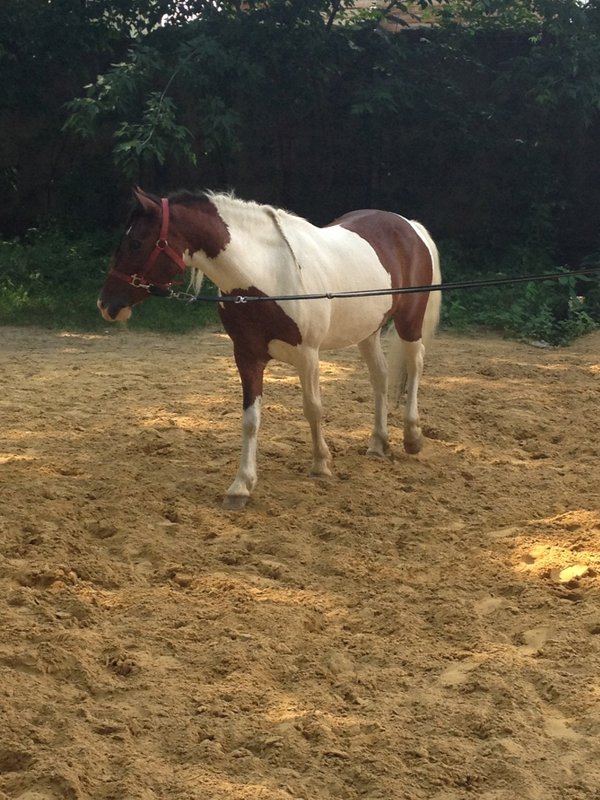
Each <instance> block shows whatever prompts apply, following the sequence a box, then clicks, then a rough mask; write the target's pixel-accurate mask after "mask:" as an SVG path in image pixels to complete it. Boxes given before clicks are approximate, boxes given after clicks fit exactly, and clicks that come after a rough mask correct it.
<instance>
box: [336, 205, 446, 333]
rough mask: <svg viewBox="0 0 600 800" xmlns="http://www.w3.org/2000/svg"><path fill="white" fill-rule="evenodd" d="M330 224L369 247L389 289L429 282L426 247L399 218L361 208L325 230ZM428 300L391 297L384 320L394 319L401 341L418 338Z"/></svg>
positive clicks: (419, 295) (412, 296) (419, 294)
mask: <svg viewBox="0 0 600 800" xmlns="http://www.w3.org/2000/svg"><path fill="white" fill-rule="evenodd" d="M331 225H340V226H341V227H342V228H346V229H347V230H349V231H353V232H354V233H357V234H358V235H359V236H360V237H361V238H362V239H364V240H365V241H367V242H368V243H369V244H370V245H371V247H372V248H373V250H375V252H376V253H377V257H378V258H379V260H380V261H381V263H382V265H383V266H384V268H385V269H386V270H387V271H388V272H389V274H390V276H391V279H392V288H394V289H403V288H405V287H409V286H426V285H427V284H430V283H431V281H432V277H433V264H432V261H431V253H430V252H429V248H428V247H427V245H426V244H425V242H424V241H423V239H421V237H420V236H419V234H418V233H417V232H416V231H415V229H414V228H413V226H412V225H411V224H410V223H409V222H408V221H407V220H405V219H404V218H403V217H399V216H398V215H397V214H394V213H392V212H391V211H376V210H373V209H364V210H362V211H351V212H350V213H349V214H345V215H344V216H343V217H339V218H338V219H336V220H334V221H333V222H332V223H330V225H328V226H327V227H331ZM428 299H429V292H415V293H414V294H404V295H403V294H397V295H392V306H391V309H390V311H389V314H388V318H389V317H391V316H393V317H394V323H395V325H396V330H397V331H398V335H399V336H400V338H401V339H404V340H405V341H407V342H416V341H417V340H418V339H420V338H421V333H422V327H423V317H424V316H425V309H426V308H427V300H428Z"/></svg>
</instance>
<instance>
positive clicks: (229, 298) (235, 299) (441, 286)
mask: <svg viewBox="0 0 600 800" xmlns="http://www.w3.org/2000/svg"><path fill="white" fill-rule="evenodd" d="M597 273H600V266H598V267H590V268H588V269H579V270H573V271H568V272H554V273H551V274H546V275H521V276H519V277H517V278H490V279H489V280H479V281H456V282H454V283H432V284H430V285H428V286H405V287H402V288H397V289H392V288H389V289H362V290H356V291H348V292H315V293H314V294H280V295H262V294H260V295H233V294H221V295H212V294H210V295H208V294H205V295H197V294H191V293H189V292H174V291H170V294H168V295H167V296H168V297H170V298H172V299H174V300H186V301H187V302H189V303H237V304H240V305H245V304H248V303H257V302H265V301H267V300H269V301H272V302H273V301H284V300H337V299H340V298H351V297H380V296H382V295H393V294H416V293H417V292H445V291H450V290H453V289H478V288H481V287H485V286H505V285H507V284H512V283H532V282H534V281H549V280H557V279H560V278H570V277H574V276H577V275H595V274H597ZM151 288H154V287H151ZM152 293H153V294H154V293H155V292H152ZM156 294H160V295H161V296H164V291H161V292H160V293H159V292H156Z"/></svg>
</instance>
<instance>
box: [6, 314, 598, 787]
mask: <svg viewBox="0 0 600 800" xmlns="http://www.w3.org/2000/svg"><path fill="white" fill-rule="evenodd" d="M0 342H1V348H0V387H1V389H0V421H1V427H0V603H1V607H0V615H1V616H0V618H1V621H2V623H1V624H2V627H1V636H0V798H3V800H6V798H11V800H13V798H14V799H15V800H17V798H18V800H87V798H89V799H90V800H192V799H193V800H225V798H227V800H292V799H293V800H300V799H302V800H357V799H358V798H366V800H400V799H402V800H421V799H422V800H458V799H459V798H461V799H462V798H465V799H468V798H482V799H484V800H529V799H530V800H555V799H556V800H581V798H600V575H599V573H600V510H599V505H600V502H599V496H600V489H599V484H600V391H599V384H600V332H598V333H595V334H592V335H590V336H588V337H586V338H583V339H580V340H579V341H577V342H576V343H575V344H573V345H572V346H571V347H569V348H565V349H560V350H555V349H539V348H536V347H533V346H531V345H525V344H518V343H515V342H511V341H505V340H502V339H500V338H497V337H493V336H489V335H482V336H472V337H470V338H464V337H459V336H456V335H449V334H442V335H441V336H439V337H438V340H437V343H436V345H435V348H434V350H433V352H432V354H431V358H430V359H429V363H428V366H427V369H426V375H425V379H424V382H423V386H422V391H421V411H422V419H423V423H424V430H425V432H426V436H427V440H426V444H425V447H424V449H423V452H422V453H421V455H420V456H418V457H412V456H408V455H405V454H404V452H403V450H402V446H401V428H400V427H399V425H398V423H399V415H398V413H397V412H394V414H393V415H392V428H391V434H392V443H393V448H394V453H393V457H392V458H391V459H390V460H385V461H384V460H376V459H369V458H367V457H365V455H364V451H365V449H366V445H367V440H368V435H369V427H370V421H371V404H370V388H369V385H368V380H367V377H366V372H365V370H364V369H363V366H362V364H361V363H360V361H359V359H358V356H357V354H356V351H355V350H354V349H352V350H348V351H344V352H340V353H337V354H335V355H329V354H327V355H326V357H325V359H324V361H323V365H322V379H323V395H324V404H325V417H326V433H327V437H328V440H329V442H330V445H331V448H332V451H333V453H334V456H335V463H334V473H335V474H334V477H333V479H332V480H330V481H328V482H321V481H314V480H310V479H309V478H308V477H307V472H308V469H309V465H310V459H309V442H308V439H309V436H308V430H307V424H306V422H305V421H304V419H303V417H302V413H301V399H300V391H299V387H298V383H297V380H296V378H295V376H294V374H293V373H292V372H291V370H290V369H289V368H288V367H286V366H282V365H278V364H273V365H272V366H271V367H270V369H269V372H268V380H267V385H266V395H265V403H264V411H265V413H264V425H263V429H262V431H261V446H260V453H259V470H260V480H259V484H258V487H257V489H256V492H255V495H254V497H253V500H252V502H251V504H250V505H249V506H248V508H247V509H246V510H245V511H243V512H241V513H239V512H238V513H231V512H225V511H223V510H222V509H221V508H220V502H221V498H222V495H223V493H224V491H225V489H226V488H227V486H228V484H229V482H230V481H231V479H232V477H233V474H234V472H235V469H236V465H237V458H238V450H239V445H240V437H239V425H240V407H239V399H238V398H239V388H238V381H237V376H236V373H235V370H234V366H233V361H232V358H231V348H230V344H229V340H228V339H227V338H226V337H225V336H224V335H223V334H222V333H221V332H220V331H217V330H213V331H209V332H202V333H197V334H192V335H187V336H185V337H175V336H158V335H152V334H140V333H131V332H124V331H119V330H116V329H114V328H111V329H110V331H109V332H107V333H103V334H98V335H74V334H66V333H56V332H48V331H41V330H29V329H16V328H2V329H0Z"/></svg>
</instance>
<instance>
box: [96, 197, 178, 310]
mask: <svg viewBox="0 0 600 800" xmlns="http://www.w3.org/2000/svg"><path fill="white" fill-rule="evenodd" d="M160 204H161V208H162V221H161V224H160V233H159V235H158V239H157V240H156V244H155V245H154V249H153V250H152V252H151V253H150V255H149V256H148V260H147V261H146V263H145V264H144V266H143V267H142V269H141V270H140V271H139V272H135V273H134V274H133V275H129V274H128V273H127V272H120V271H119V270H116V269H113V270H111V272H110V274H111V275H114V276H115V278H119V279H120V280H122V281H125V283H128V284H129V285H130V286H134V287H136V288H140V289H146V291H147V292H149V293H150V294H162V293H163V291H164V292H167V291H168V290H169V289H170V287H171V283H172V281H169V282H168V283H148V277H147V275H148V273H149V272H150V270H151V269H152V267H153V266H154V264H155V262H156V260H157V258H158V257H159V256H160V254H161V253H164V254H165V255H166V256H168V257H169V258H170V259H171V261H172V262H173V263H174V264H176V265H177V267H179V269H180V270H181V272H185V268H186V267H185V263H184V261H183V258H182V257H181V255H180V254H179V253H178V252H177V251H176V250H174V249H173V248H172V247H171V245H170V244H169V241H168V239H167V234H168V232H169V201H168V199H167V198H166V197H163V198H161V201H160ZM155 290H157V291H155ZM161 290H163V291H161Z"/></svg>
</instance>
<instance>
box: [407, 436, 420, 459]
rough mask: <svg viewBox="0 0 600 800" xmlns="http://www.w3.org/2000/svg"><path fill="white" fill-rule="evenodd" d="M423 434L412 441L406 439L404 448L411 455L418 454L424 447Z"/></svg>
mask: <svg viewBox="0 0 600 800" xmlns="http://www.w3.org/2000/svg"><path fill="white" fill-rule="evenodd" d="M423 441H424V439H423V435H422V434H421V436H419V437H418V438H417V439H413V440H412V441H407V440H406V439H405V440H404V449H405V451H406V452H407V453H408V454H409V455H411V456H416V455H417V453H420V452H421V450H422V449H423Z"/></svg>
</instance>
